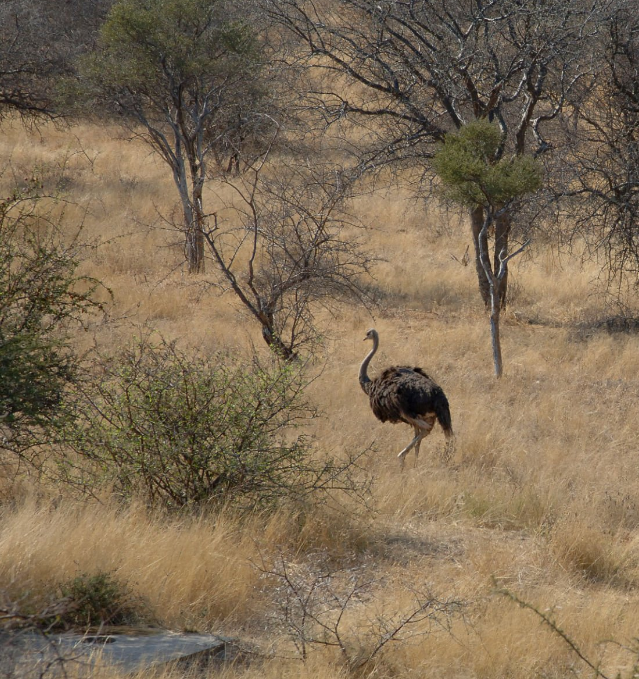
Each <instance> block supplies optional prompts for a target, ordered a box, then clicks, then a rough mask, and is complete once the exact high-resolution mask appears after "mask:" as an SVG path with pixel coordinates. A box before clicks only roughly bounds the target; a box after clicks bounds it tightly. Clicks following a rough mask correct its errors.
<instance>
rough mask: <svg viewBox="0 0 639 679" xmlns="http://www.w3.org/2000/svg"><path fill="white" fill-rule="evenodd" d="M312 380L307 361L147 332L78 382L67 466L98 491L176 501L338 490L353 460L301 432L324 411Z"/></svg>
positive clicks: (243, 501) (69, 475)
mask: <svg viewBox="0 0 639 679" xmlns="http://www.w3.org/2000/svg"><path fill="white" fill-rule="evenodd" d="M304 387H305V378H304V374H303V370H302V367H301V366H299V365H293V364H291V365H280V364H278V363H277V362H275V361H272V362H270V363H269V364H268V365H263V364H260V363H259V362H258V361H257V359H255V360H253V361H252V362H250V363H248V364H246V363H241V362H237V361H235V360H233V359H232V357H231V356H229V355H227V354H221V353H220V354H215V355H213V356H211V357H207V356H202V355H199V354H197V353H184V352H182V351H180V350H179V349H178V348H177V347H176V346H175V344H173V343H167V342H164V341H161V342H159V343H157V344H153V343H151V342H150V341H148V340H143V341H141V342H139V343H138V344H137V345H135V346H133V347H132V348H129V349H125V350H124V351H122V352H120V353H118V354H117V355H115V356H111V357H101V358H99V360H98V365H97V374H96V375H95V376H94V377H93V379H92V380H91V382H90V383H87V384H86V385H85V386H84V388H83V389H81V390H78V393H77V395H76V399H75V403H74V404H73V410H74V415H75V420H74V423H73V426H70V427H69V428H68V430H67V432H66V449H65V451H64V457H63V458H60V459H59V462H60V469H61V470H62V471H63V472H64V474H65V479H66V480H67V481H70V482H73V483H76V484H82V486H83V487H84V488H85V489H87V490H89V491H92V490H95V488H96V485H98V484H102V483H107V484H110V485H111V487H112V488H113V490H114V491H115V492H116V493H118V494H120V495H121V496H123V497H125V498H131V497H133V496H142V497H143V498H145V500H146V501H147V502H148V503H149V504H150V505H164V506H168V507H182V506H185V505H192V504H202V503H210V502H232V503H233V504H235V505H241V506H244V507H250V508H254V507H256V506H264V505H269V504H272V503H273V502H276V501H277V500H278V499H281V498H283V497H287V498H290V497H293V496H299V495H305V494H307V493H308V492H311V491H312V490H314V489H318V488H320V487H321V488H327V487H331V486H335V484H336V482H337V481H336V480H337V479H338V478H339V477H340V472H341V471H343V470H344V469H347V468H348V463H345V465H343V466H340V465H339V464H337V463H335V462H333V461H331V460H322V461H318V460H316V459H315V457H314V455H313V454H312V451H311V448H310V441H309V440H308V438H307V437H305V436H304V435H303V434H300V433H299V431H297V429H298V427H299V425H301V424H302V423H303V422H305V421H308V420H309V419H311V418H313V417H315V415H316V414H315V412H314V410H313V409H312V408H311V407H310V406H309V405H308V403H307V402H306V401H305V400H304V397H303V390H304ZM74 456H75V457H74ZM74 459H75V460H77V461H79V463H74V462H73V460H74Z"/></svg>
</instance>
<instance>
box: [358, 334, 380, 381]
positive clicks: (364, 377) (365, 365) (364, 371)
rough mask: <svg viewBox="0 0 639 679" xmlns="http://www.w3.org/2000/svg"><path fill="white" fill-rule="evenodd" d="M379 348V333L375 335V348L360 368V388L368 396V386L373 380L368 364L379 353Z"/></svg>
mask: <svg viewBox="0 0 639 679" xmlns="http://www.w3.org/2000/svg"><path fill="white" fill-rule="evenodd" d="M378 346H379V337H378V336H377V333H375V334H374V335H373V348H372V349H371V350H370V353H369V354H368V356H366V358H365V359H364V360H363V361H362V365H360V367H359V386H360V387H361V388H362V389H363V390H364V391H365V392H366V393H367V394H368V386H369V385H370V383H371V378H370V377H369V376H368V374H367V373H368V364H369V363H370V362H371V359H372V358H373V356H374V355H375V352H376V351H377V347H378Z"/></svg>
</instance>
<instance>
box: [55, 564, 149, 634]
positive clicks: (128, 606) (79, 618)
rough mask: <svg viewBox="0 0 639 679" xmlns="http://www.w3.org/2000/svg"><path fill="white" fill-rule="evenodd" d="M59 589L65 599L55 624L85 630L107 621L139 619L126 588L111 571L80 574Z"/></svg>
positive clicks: (124, 621)
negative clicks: (62, 609) (62, 611)
mask: <svg viewBox="0 0 639 679" xmlns="http://www.w3.org/2000/svg"><path fill="white" fill-rule="evenodd" d="M60 590H61V593H62V596H63V597H64V599H65V600H66V601H67V602H68V603H67V605H66V606H65V607H64V613H63V614H62V615H60V616H59V617H58V619H57V620H56V621H55V624H54V626H55V627H65V628H68V627H74V628H80V629H83V630H86V629H89V628H91V627H100V626H101V625H106V624H109V625H126V624H131V623H133V622H135V621H136V620H137V619H138V615H137V614H136V612H135V611H134V609H133V607H132V597H131V595H130V593H129V592H128V590H127V588H126V587H124V586H123V585H122V584H121V583H119V582H118V581H117V580H115V579H114V578H113V576H112V575H111V574H110V573H104V572H99V573H96V574H95V575H86V574H84V575H79V576H77V577H76V578H73V579H72V580H70V581H69V582H66V583H64V584H63V585H62V586H61V587H60Z"/></svg>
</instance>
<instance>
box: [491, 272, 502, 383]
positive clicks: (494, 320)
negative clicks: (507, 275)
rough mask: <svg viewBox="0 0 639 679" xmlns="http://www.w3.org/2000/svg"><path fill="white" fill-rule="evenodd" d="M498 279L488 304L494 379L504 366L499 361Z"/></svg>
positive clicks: (499, 304)
mask: <svg viewBox="0 0 639 679" xmlns="http://www.w3.org/2000/svg"><path fill="white" fill-rule="evenodd" d="M501 282H502V281H500V280H499V279H498V278H495V279H494V285H492V286H491V291H490V292H491V294H490V297H491V302H490V339H491V341H492V345H493V364H494V366H495V377H497V379H499V378H500V377H501V376H502V373H503V372H504V366H503V362H502V359H501V338H500V336H499V317H500V315H501V308H502V307H501V301H500V299H499V288H500V286H499V285H498V283H501Z"/></svg>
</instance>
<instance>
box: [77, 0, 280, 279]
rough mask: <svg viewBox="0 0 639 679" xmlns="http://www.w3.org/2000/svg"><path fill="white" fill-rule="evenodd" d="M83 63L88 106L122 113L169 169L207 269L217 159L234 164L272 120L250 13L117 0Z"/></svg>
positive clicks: (165, 0)
mask: <svg viewBox="0 0 639 679" xmlns="http://www.w3.org/2000/svg"><path fill="white" fill-rule="evenodd" d="M80 70H81V75H82V90H81V93H82V97H83V101H84V104H85V106H86V104H87V103H88V104H90V105H91V107H97V109H98V110H99V111H100V112H105V111H107V112H111V113H117V114H119V115H120V118H119V120H120V121H121V122H122V124H124V125H126V126H127V127H128V129H129V130H130V131H131V133H132V135H133V136H136V137H139V138H141V139H142V140H143V141H144V142H145V143H146V144H148V145H149V146H150V147H151V148H152V149H153V151H154V152H156V153H157V154H158V155H159V156H160V157H161V158H162V160H164V162H165V163H166V164H167V165H168V166H169V167H170V168H171V172H172V175H173V181H174V182H175V186H176V187H177V190H178V193H179V197H180V201H181V206H182V217H183V221H182V224H181V229H182V230H183V232H184V238H185V256H186V260H187V262H188V268H189V272H191V273H199V272H202V271H203V270H204V235H203V234H204V230H205V225H206V213H205V209H204V204H203V188H204V184H205V181H206V178H207V172H209V171H210V169H211V168H210V165H211V164H217V166H218V167H219V168H222V167H223V166H225V165H227V164H228V165H235V166H236V167H237V165H238V162H239V161H238V158H239V154H240V153H241V152H242V151H243V150H244V149H245V147H246V145H247V141H248V140H249V139H256V138H257V139H259V137H260V135H261V134H263V132H264V128H270V126H271V125H272V124H273V123H272V120H271V118H270V117H269V116H268V115H267V113H266V112H265V101H266V90H265V88H264V87H263V83H262V82H261V80H260V75H261V54H260V47H259V45H258V39H257V37H256V34H255V32H254V31H253V29H252V27H251V25H250V21H249V18H248V17H247V16H246V14H244V15H242V8H240V7H238V6H237V5H236V4H232V3H229V2H226V1H225V0H213V1H211V0H118V1H117V2H116V3H115V5H114V6H113V8H112V10H111V12H110V13H109V15H108V17H107V19H106V22H105V23H104V25H103V27H102V29H101V31H100V39H99V44H98V47H97V49H96V50H95V52H94V53H93V54H92V55H91V56H90V57H89V58H86V59H84V60H83V61H82V63H81V67H80ZM85 110H86V109H85Z"/></svg>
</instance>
